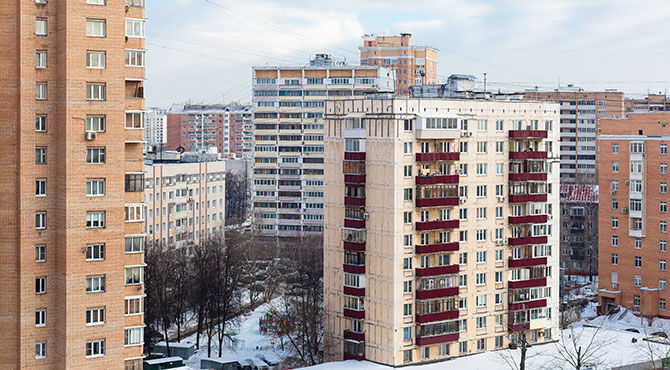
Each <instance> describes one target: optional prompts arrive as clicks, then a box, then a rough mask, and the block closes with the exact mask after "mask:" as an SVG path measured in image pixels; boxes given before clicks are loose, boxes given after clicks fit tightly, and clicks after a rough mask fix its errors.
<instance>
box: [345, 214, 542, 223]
mask: <svg viewBox="0 0 670 370" xmlns="http://www.w3.org/2000/svg"><path fill="white" fill-rule="evenodd" d="M345 221H346V220H345ZM545 222H547V215H529V216H509V223H510V224H512V225H519V224H543V223H545Z"/></svg>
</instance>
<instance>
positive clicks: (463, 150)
mask: <svg viewBox="0 0 670 370" xmlns="http://www.w3.org/2000/svg"><path fill="white" fill-rule="evenodd" d="M458 149H459V152H461V153H463V154H467V152H468V142H467V141H461V142H460V144H459V148H458Z"/></svg>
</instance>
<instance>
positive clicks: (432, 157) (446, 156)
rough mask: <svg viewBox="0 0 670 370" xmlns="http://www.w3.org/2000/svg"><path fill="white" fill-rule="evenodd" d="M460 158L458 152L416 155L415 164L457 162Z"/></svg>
mask: <svg viewBox="0 0 670 370" xmlns="http://www.w3.org/2000/svg"><path fill="white" fill-rule="evenodd" d="M460 158H461V153H459V152H443V153H416V161H417V162H434V161H457V160H459V159H460Z"/></svg>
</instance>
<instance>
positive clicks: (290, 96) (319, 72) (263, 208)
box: [252, 55, 394, 237]
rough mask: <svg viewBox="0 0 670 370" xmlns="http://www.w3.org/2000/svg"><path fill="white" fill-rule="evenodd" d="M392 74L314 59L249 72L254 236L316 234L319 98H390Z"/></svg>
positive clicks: (320, 170) (319, 222) (320, 208)
mask: <svg viewBox="0 0 670 370" xmlns="http://www.w3.org/2000/svg"><path fill="white" fill-rule="evenodd" d="M393 81H394V76H393V71H391V70H389V69H387V68H380V67H368V66H364V67H357V66H347V65H345V64H344V63H341V62H337V61H333V60H332V59H330V57H329V56H327V55H317V56H316V58H315V59H313V60H312V61H311V62H310V65H309V66H293V67H291V66H284V67H255V68H254V70H253V105H254V163H253V166H254V172H253V184H252V202H253V208H254V217H255V220H256V221H257V223H258V224H259V225H260V228H261V232H262V233H263V234H264V235H268V236H283V237H294V236H304V235H321V233H322V232H323V107H324V101H325V100H326V99H351V98H352V97H354V96H362V95H364V94H367V93H372V92H377V91H386V92H393Z"/></svg>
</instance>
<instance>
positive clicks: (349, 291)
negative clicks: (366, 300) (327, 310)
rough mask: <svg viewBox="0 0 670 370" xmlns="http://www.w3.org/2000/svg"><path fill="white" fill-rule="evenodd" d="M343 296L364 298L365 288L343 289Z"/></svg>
mask: <svg viewBox="0 0 670 370" xmlns="http://www.w3.org/2000/svg"><path fill="white" fill-rule="evenodd" d="M343 290H344V294H346V295H352V296H354V297H365V288H353V287H350V286H345V287H344V289H343Z"/></svg>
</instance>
